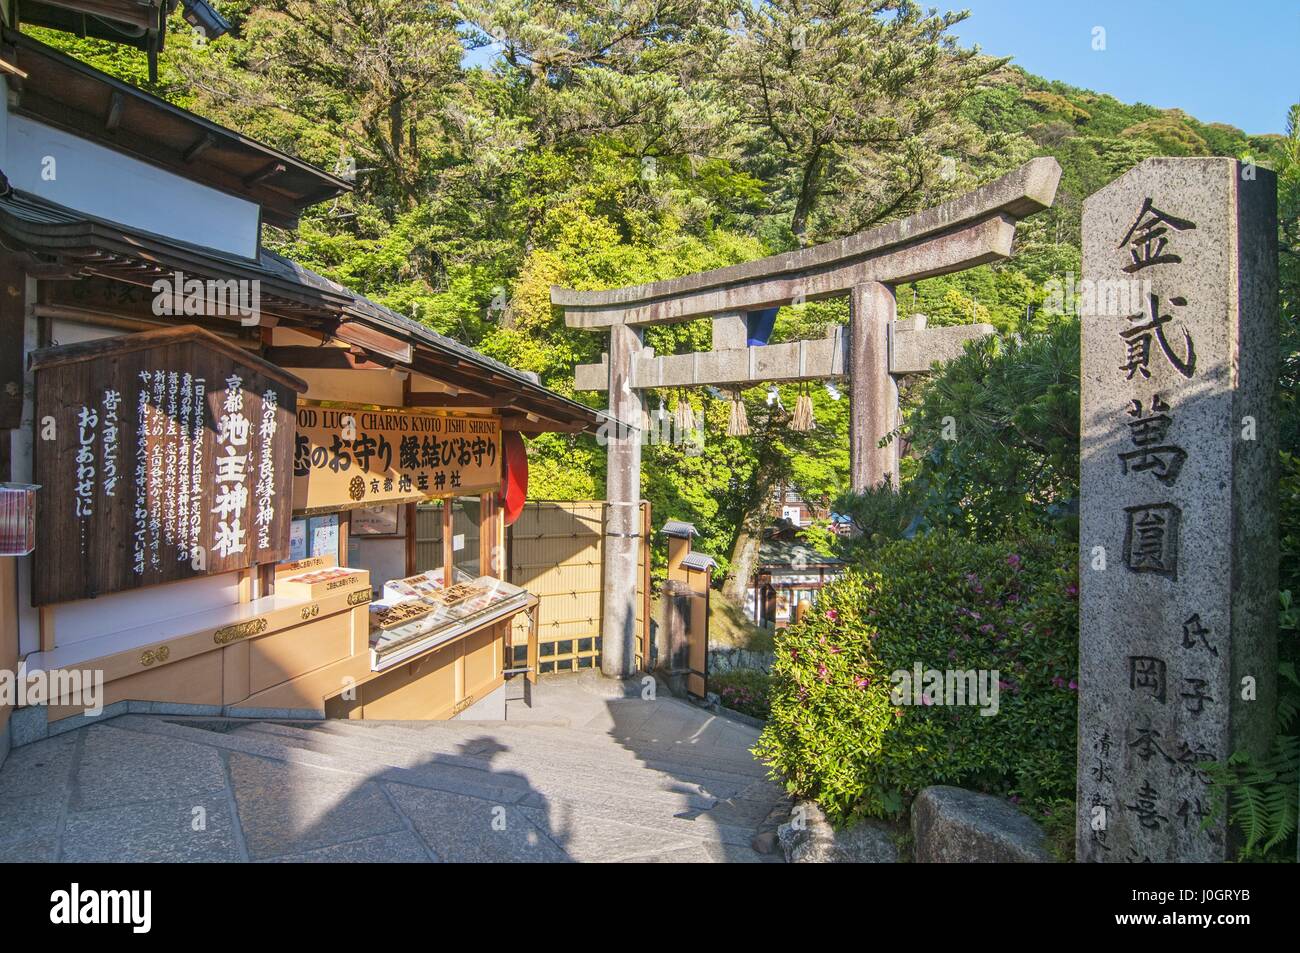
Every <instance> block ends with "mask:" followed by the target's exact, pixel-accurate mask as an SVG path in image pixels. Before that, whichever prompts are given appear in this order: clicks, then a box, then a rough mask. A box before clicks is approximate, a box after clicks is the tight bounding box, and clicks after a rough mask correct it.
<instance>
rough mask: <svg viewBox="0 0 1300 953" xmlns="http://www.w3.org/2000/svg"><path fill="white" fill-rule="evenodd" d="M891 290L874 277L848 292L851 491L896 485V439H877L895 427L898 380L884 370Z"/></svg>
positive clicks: (894, 310)
mask: <svg viewBox="0 0 1300 953" xmlns="http://www.w3.org/2000/svg"><path fill="white" fill-rule="evenodd" d="M897 310H898V308H897V302H896V301H895V299H894V289H893V288H891V287H890V286H889V285H886V284H883V283H881V282H879V281H867V282H863V283H862V284H860V285H854V287H853V290H852V291H851V292H850V294H849V398H850V405H849V482H850V485H851V486H852V488H853V492H854V493H862V492H863V491H864V490H867V489H869V488H871V487H875V486H880V485H881V484H882V483H887V484H888V485H890V486H892V487H894V488H895V489H897V487H898V464H899V452H898V441H897V440H890V441H889V443H888V444H886V445H885V446H884V447H881V446H880V445H879V444H880V441H881V440H882V439H883V438H884V436H885V435H886V434H888V433H892V432H893V431H894V430H895V429H896V428H897V427H898V423H899V421H898V384H897V382H896V381H895V380H894V377H893V375H892V374H891V373H890V364H889V359H890V343H891V342H890V328H891V327H892V326H893V323H894V319H895V315H896V314H897Z"/></svg>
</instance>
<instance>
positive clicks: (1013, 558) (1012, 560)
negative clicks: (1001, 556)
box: [1007, 553, 1020, 570]
mask: <svg viewBox="0 0 1300 953" xmlns="http://www.w3.org/2000/svg"><path fill="white" fill-rule="evenodd" d="M1007 565H1008V566H1010V567H1011V568H1012V569H1017V570H1018V569H1019V568H1020V554H1019V553H1012V554H1011V555H1010V556H1008V557H1007Z"/></svg>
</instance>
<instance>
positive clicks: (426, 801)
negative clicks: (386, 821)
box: [385, 783, 569, 864]
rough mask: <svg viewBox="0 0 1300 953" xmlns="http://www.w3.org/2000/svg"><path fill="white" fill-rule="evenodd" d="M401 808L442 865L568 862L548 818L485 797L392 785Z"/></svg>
mask: <svg viewBox="0 0 1300 953" xmlns="http://www.w3.org/2000/svg"><path fill="white" fill-rule="evenodd" d="M385 787H386V790H387V791H388V793H389V794H390V795H391V796H392V798H393V801H394V803H396V804H397V807H398V809H399V810H400V811H401V812H402V814H403V815H405V817H406V818H407V819H408V820H409V821H410V823H411V826H412V827H413V828H414V829H415V832H416V833H417V834H419V835H420V837H421V838H422V839H423V840H424V842H425V843H427V844H428V845H429V846H430V847H431V848H432V849H433V851H434V853H435V854H436V855H437V857H438V859H439V860H443V861H446V862H449V863H511V864H520V863H558V862H562V861H566V860H568V859H569V857H568V855H567V854H565V852H564V850H563V849H562V848H561V846H560V845H559V844H557V843H556V842H555V840H554V839H553V837H552V835H551V831H552V826H551V823H550V820H549V817H540V818H539V817H537V816H536V815H530V813H528V812H526V811H525V810H523V809H521V808H519V807H517V806H514V805H507V804H494V803H493V802H492V801H487V800H484V799H482V798H474V797H464V796H463V795H459V794H448V793H446V792H443V791H430V790H427V789H425V788H416V787H412V786H410V785H406V784H391V783H390V784H387V785H386V786H385Z"/></svg>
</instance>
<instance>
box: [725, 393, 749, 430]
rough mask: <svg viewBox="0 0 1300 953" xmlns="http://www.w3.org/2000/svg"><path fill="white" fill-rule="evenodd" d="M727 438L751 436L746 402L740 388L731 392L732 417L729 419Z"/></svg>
mask: <svg viewBox="0 0 1300 953" xmlns="http://www.w3.org/2000/svg"><path fill="white" fill-rule="evenodd" d="M727 436H728V437H747V436H749V415H748V414H747V413H746V412H745V401H744V400H743V399H741V396H740V388H736V389H735V390H733V391H732V392H731V415H730V416H729V417H728V418H727Z"/></svg>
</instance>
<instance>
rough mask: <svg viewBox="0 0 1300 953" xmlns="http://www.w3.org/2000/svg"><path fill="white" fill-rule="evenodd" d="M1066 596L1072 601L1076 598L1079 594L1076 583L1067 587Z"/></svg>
mask: <svg viewBox="0 0 1300 953" xmlns="http://www.w3.org/2000/svg"><path fill="white" fill-rule="evenodd" d="M1065 594H1066V595H1067V596H1069V597H1070V598H1071V599H1073V598H1074V597H1075V596H1077V595H1078V594H1079V587H1078V586H1076V585H1075V584H1074V583H1070V584H1069V585H1067V586H1066V587H1065Z"/></svg>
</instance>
